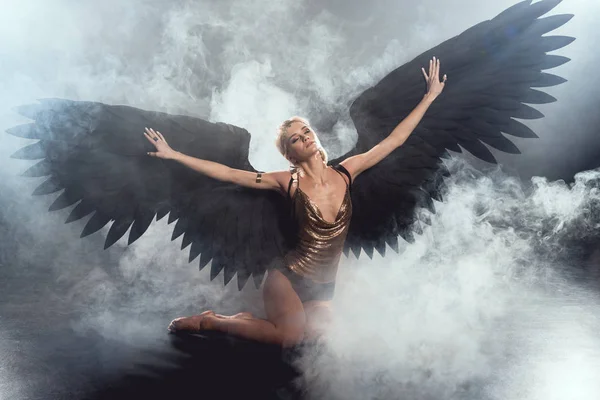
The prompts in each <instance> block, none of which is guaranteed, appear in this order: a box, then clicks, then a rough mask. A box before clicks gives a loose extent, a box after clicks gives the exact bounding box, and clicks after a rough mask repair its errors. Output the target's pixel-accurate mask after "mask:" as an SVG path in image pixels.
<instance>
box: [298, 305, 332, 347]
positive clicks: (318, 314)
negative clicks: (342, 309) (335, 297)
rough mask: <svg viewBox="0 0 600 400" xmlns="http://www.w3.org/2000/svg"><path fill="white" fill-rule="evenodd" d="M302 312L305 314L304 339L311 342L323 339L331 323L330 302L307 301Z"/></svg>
mask: <svg viewBox="0 0 600 400" xmlns="http://www.w3.org/2000/svg"><path fill="white" fill-rule="evenodd" d="M304 312H305V313H306V328H305V331H304V337H305V338H307V339H313V340H314V339H319V338H321V337H323V336H324V335H325V334H326V333H327V331H328V330H329V328H330V327H331V324H332V321H333V312H332V308H331V301H316V300H315V301H307V302H306V303H304Z"/></svg>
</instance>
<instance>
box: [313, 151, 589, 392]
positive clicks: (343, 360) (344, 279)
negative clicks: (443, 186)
mask: <svg viewBox="0 0 600 400" xmlns="http://www.w3.org/2000/svg"><path fill="white" fill-rule="evenodd" d="M454 164H455V165H452V169H453V171H454V174H453V177H452V179H450V180H449V181H448V185H449V189H448V193H447V195H446V199H445V202H444V203H437V204H436V208H437V213H436V215H435V216H434V217H433V218H432V224H431V226H430V227H428V228H426V229H425V231H424V233H423V235H421V236H419V237H417V239H416V242H415V243H414V244H411V245H407V246H405V249H404V251H403V252H402V254H400V255H396V254H394V253H393V251H392V250H391V249H389V248H388V252H387V255H386V257H385V258H382V257H381V256H379V255H376V256H374V258H373V260H369V259H368V258H366V257H364V256H362V257H360V258H359V259H358V260H355V259H352V260H348V261H347V262H345V265H344V268H343V269H342V271H341V273H340V277H339V279H338V287H337V293H336V298H335V299H334V304H335V323H334V324H333V326H332V328H331V330H330V331H329V332H328V336H327V346H324V347H322V348H320V350H321V351H322V352H321V353H316V354H315V353H311V354H308V355H307V356H306V357H305V358H304V359H303V361H302V365H303V367H304V368H306V369H307V371H308V374H307V378H306V379H307V381H308V383H307V384H308V385H309V386H310V387H311V388H312V389H313V391H312V392H311V395H312V397H313V398H331V399H337V398H339V399H350V398H352V399H362V398H394V397H397V396H400V395H404V396H407V397H409V398H469V399H470V398H473V399H475V398H477V399H482V398H493V399H495V398H498V399H513V398H514V399H518V398H526V399H542V398H543V399H547V398H556V399H558V398H562V397H561V396H562V395H565V394H567V393H577V395H578V396H577V397H576V398H581V399H593V398H595V396H597V395H598V385H597V383H596V382H597V381H596V378H597V374H596V373H595V372H593V371H597V367H598V366H599V365H600V340H598V339H597V337H596V335H595V333H594V332H596V331H597V329H598V328H599V327H600V321H599V320H598V319H597V318H596V317H595V315H597V313H598V311H599V309H600V303H599V302H598V298H597V295H596V294H595V293H593V292H590V291H589V290H585V289H582V288H579V287H577V286H576V285H575V284H574V283H573V282H569V281H568V280H567V279H566V278H565V276H564V275H563V274H562V269H565V270H568V269H576V268H581V265H578V263H581V262H582V260H576V259H573V260H571V263H564V261H561V260H560V257H559V256H560V254H559V249H558V246H559V240H560V237H561V236H565V235H568V234H569V233H568V232H571V231H576V230H583V231H585V232H580V233H581V234H583V235H585V234H586V233H587V234H590V235H591V234H594V233H595V235H596V237H598V235H597V234H598V230H597V224H598V222H599V221H598V220H596V221H595V223H596V227H595V228H594V227H591V226H585V225H584V226H582V225H581V224H580V223H578V222H581V221H580V219H579V217H581V216H582V214H583V213H585V212H587V211H588V209H589V206H590V205H593V204H595V207H597V204H598V201H599V200H600V193H598V190H597V189H596V188H594V186H596V185H597V183H598V180H599V179H600V172H597V171H596V172H586V173H584V174H580V175H579V176H578V177H577V180H576V183H574V184H573V185H572V186H568V185H566V184H564V183H560V182H552V183H548V182H546V181H545V180H543V179H535V180H534V186H533V191H532V192H531V193H529V194H527V192H528V190H526V189H525V188H524V187H522V185H521V184H520V183H519V182H518V181H517V180H516V179H514V178H510V177H507V176H506V175H504V174H503V173H502V172H500V171H496V172H494V173H490V174H489V175H488V176H481V174H480V173H477V172H476V171H474V170H473V169H472V168H471V167H468V166H467V165H463V163H462V162H458V165H456V164H457V162H456V161H455V162H454ZM517 210H518V211H517ZM517 219H519V220H520V223H516V220H517ZM506 222H510V223H509V224H507V223H506ZM548 224H551V225H552V227H553V229H550V230H548V232H547V234H546V236H544V235H540V234H541V233H542V232H541V227H542V226H546V225H548ZM594 229H595V230H594ZM541 245H543V247H540V246H541ZM542 250H543V251H544V252H556V254H555V255H553V254H540V251H542ZM523 394H525V397H523Z"/></svg>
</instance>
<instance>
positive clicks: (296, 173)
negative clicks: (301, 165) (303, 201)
mask: <svg viewBox="0 0 600 400" xmlns="http://www.w3.org/2000/svg"><path fill="white" fill-rule="evenodd" d="M294 174H295V175H296V177H295V178H294ZM294 182H298V172H294V173H293V174H292V176H291V177H290V183H288V190H287V194H288V197H289V198H290V199H291V198H292V196H291V195H290V190H291V189H292V184H293V183H294Z"/></svg>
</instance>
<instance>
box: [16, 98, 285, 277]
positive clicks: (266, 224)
mask: <svg viewBox="0 0 600 400" xmlns="http://www.w3.org/2000/svg"><path fill="white" fill-rule="evenodd" d="M18 111H19V112H20V113H21V114H23V115H25V116H27V117H29V118H31V119H33V120H34V122H33V123H30V124H26V125H20V126H17V127H14V128H12V129H10V130H9V131H8V133H10V134H13V135H16V136H20V137H25V138H31V139H39V141H38V142H36V143H34V144H31V145H29V146H26V147H24V148H22V149H20V150H19V151H17V152H16V153H15V154H14V155H13V157H14V158H21V159H29V160H35V159H41V161H40V162H38V163H37V164H35V165H34V166H32V167H31V168H29V169H28V170H27V171H26V172H25V173H24V175H25V176H32V177H40V176H48V179H47V180H46V181H45V182H43V183H42V184H41V185H40V186H39V187H38V188H37V189H36V190H35V191H34V194H36V195H42V194H50V193H54V192H57V191H59V190H63V192H62V193H61V194H60V195H59V196H58V198H57V199H56V200H55V201H54V203H53V204H52V205H51V206H50V210H58V209H62V208H65V207H68V206H71V205H73V204H75V203H77V202H79V203H78V204H77V205H76V206H75V207H74V208H73V210H72V211H71V214H70V215H69V217H68V219H67V222H71V221H74V220H78V219H80V218H83V217H84V216H87V215H89V214H91V213H93V215H92V217H91V218H90V219H89V221H88V222H87V224H86V225H85V227H84V229H83V232H82V234H81V236H82V237H83V236H86V235H89V234H91V233H94V232H96V231H98V230H99V229H100V228H102V227H103V226H105V225H106V224H108V223H112V224H111V227H110V229H109V232H108V235H107V237H106V241H105V248H107V247H109V246H111V245H112V244H114V243H115V242H116V241H117V240H119V239H120V238H121V237H122V236H123V235H124V234H125V233H126V232H127V231H128V230H129V238H128V243H129V244H131V243H132V242H134V241H135V240H137V239H138V238H139V237H140V236H141V235H142V234H143V233H144V232H145V231H146V230H147V229H148V226H149V225H150V223H151V222H152V221H153V220H154V218H155V217H156V219H157V220H158V219H161V218H163V217H164V216H166V215H167V214H169V223H171V222H173V221H175V220H176V221H177V222H176V224H175V227H174V232H173V236H172V240H174V239H175V238H177V237H179V236H181V235H183V242H182V249H183V248H185V247H187V246H190V256H189V260H190V262H191V261H192V260H194V259H195V258H197V257H198V256H200V268H203V267H205V266H206V265H207V264H208V262H209V261H211V260H212V264H211V266H212V267H211V268H212V269H211V279H212V278H214V277H215V276H217V275H218V274H219V273H220V272H221V271H222V270H224V277H225V284H227V283H228V282H229V281H230V280H231V279H232V278H233V276H234V275H235V274H236V273H237V276H238V287H239V288H240V289H241V288H242V287H243V286H244V284H245V283H246V281H247V280H248V278H249V277H250V276H252V277H253V278H254V280H255V284H256V285H257V286H258V285H259V284H260V282H261V281H262V278H263V276H264V273H265V271H266V269H267V268H268V267H270V266H272V265H273V263H277V262H278V261H279V260H281V257H282V256H283V254H284V251H285V249H286V245H287V242H286V238H287V236H286V234H285V232H284V227H285V226H286V221H285V218H286V217H285V215H286V212H285V209H286V204H285V198H284V197H283V196H281V195H280V194H278V193H276V192H274V191H270V190H256V189H248V188H243V187H240V186H237V185H234V184H230V183H225V182H220V181H217V180H214V179H211V178H208V177H206V176H204V175H201V174H198V173H196V172H194V171H192V170H190V169H188V168H186V167H184V166H182V165H180V164H178V163H177V162H175V161H172V160H162V159H157V158H152V157H149V156H147V154H146V153H147V152H148V151H155V150H154V149H153V147H152V145H151V144H150V143H148V141H147V139H146V138H145V137H144V135H143V134H142V132H143V130H144V127H152V128H154V129H157V130H159V131H161V132H164V134H165V136H166V139H167V141H168V142H169V144H170V145H171V146H172V147H173V148H174V149H177V150H181V151H184V152H185V153H186V154H188V155H191V156H194V157H198V158H202V159H206V160H211V161H215V162H219V163H222V164H225V165H228V166H230V167H232V168H238V169H244V170H249V171H255V170H254V169H253V168H252V166H251V165H250V163H249V161H248V148H249V143H250V134H249V133H248V132H247V131H246V130H244V129H242V128H238V127H236V126H233V125H228V124H224V123H211V122H207V121H204V120H202V119H198V118H192V117H188V116H180V115H169V114H165V113H159V112H149V111H143V110H140V109H137V108H133V107H127V106H113V105H106V104H101V103H93V102H77V101H69V100H60V99H49V100H40V104H35V105H28V106H23V107H20V108H19V109H18Z"/></svg>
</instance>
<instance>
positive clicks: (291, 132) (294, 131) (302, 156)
mask: <svg viewBox="0 0 600 400" xmlns="http://www.w3.org/2000/svg"><path fill="white" fill-rule="evenodd" d="M315 139H316V134H315V132H314V131H313V130H312V129H311V128H310V126H308V125H306V124H305V123H304V122H300V121H294V122H292V125H290V127H289V128H287V135H286V139H285V140H286V141H287V144H286V145H287V156H288V159H289V160H290V161H291V162H293V163H297V162H300V161H304V160H306V159H308V158H310V157H312V156H314V155H315V153H317V152H318V151H319V149H318V147H317V142H316V140H315Z"/></svg>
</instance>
